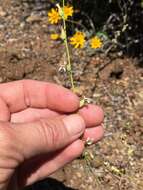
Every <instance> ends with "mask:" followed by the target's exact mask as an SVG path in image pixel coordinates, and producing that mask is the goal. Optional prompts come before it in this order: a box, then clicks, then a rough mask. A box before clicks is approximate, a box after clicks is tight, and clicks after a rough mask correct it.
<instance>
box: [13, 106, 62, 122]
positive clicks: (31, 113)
mask: <svg viewBox="0 0 143 190" xmlns="http://www.w3.org/2000/svg"><path fill="white" fill-rule="evenodd" d="M59 115H60V113H58V112H55V111H52V110H50V109H38V108H27V109H25V110H22V111H21V112H18V113H14V114H12V115H11V122H13V123H24V122H33V121H36V120H38V119H41V118H50V119H51V118H54V117H57V116H59Z"/></svg>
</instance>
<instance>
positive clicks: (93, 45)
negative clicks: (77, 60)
mask: <svg viewBox="0 0 143 190" xmlns="http://www.w3.org/2000/svg"><path fill="white" fill-rule="evenodd" d="M90 45H91V48H93V49H97V48H101V46H102V41H101V40H100V38H98V37H97V36H95V37H93V38H92V39H91V41H90Z"/></svg>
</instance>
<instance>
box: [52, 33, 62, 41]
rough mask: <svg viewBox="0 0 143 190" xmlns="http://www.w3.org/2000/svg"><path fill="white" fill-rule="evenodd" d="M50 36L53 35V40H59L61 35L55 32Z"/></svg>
mask: <svg viewBox="0 0 143 190" xmlns="http://www.w3.org/2000/svg"><path fill="white" fill-rule="evenodd" d="M50 37H51V39H52V40H57V39H58V38H59V37H60V36H59V34H55V33H53V34H51V35H50Z"/></svg>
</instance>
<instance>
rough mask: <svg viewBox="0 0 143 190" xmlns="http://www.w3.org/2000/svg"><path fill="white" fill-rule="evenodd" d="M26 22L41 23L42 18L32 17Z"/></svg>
mask: <svg viewBox="0 0 143 190" xmlns="http://www.w3.org/2000/svg"><path fill="white" fill-rule="evenodd" d="M26 21H27V22H28V23H33V22H39V21H41V17H40V16H39V15H30V16H29V17H28V18H27V19H26Z"/></svg>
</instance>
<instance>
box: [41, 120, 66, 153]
mask: <svg viewBox="0 0 143 190" xmlns="http://www.w3.org/2000/svg"><path fill="white" fill-rule="evenodd" d="M40 126H41V129H40V130H41V134H42V136H43V140H44V143H45V144H46V146H48V148H49V149H52V148H53V147H54V148H58V146H59V143H60V142H62V141H63V140H64V139H65V137H66V135H68V134H67V132H66V130H65V128H64V124H63V122H62V120H57V121H55V120H54V121H53V120H44V119H41V120H40Z"/></svg>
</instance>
